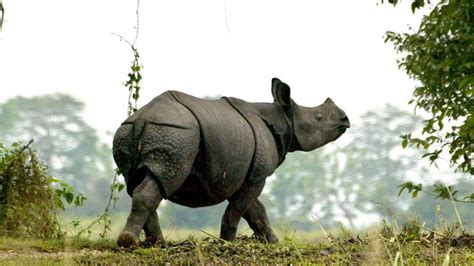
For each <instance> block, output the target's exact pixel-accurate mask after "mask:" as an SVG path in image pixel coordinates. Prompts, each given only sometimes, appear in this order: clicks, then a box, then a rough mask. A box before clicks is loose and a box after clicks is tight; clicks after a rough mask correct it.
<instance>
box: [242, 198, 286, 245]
mask: <svg viewBox="0 0 474 266" xmlns="http://www.w3.org/2000/svg"><path fill="white" fill-rule="evenodd" d="M243 217H244V219H245V220H246V221H247V223H248V224H249V226H250V228H251V229H252V230H253V232H254V235H255V237H256V238H257V239H258V240H260V241H264V242H268V243H277V242H278V238H277V237H276V235H275V233H273V230H272V228H271V227H270V220H269V219H268V216H267V212H266V211H265V207H264V206H263V204H262V203H261V202H260V201H259V200H258V199H256V200H254V201H253V203H252V205H250V207H249V208H248V210H247V212H246V213H245V214H244V216H243Z"/></svg>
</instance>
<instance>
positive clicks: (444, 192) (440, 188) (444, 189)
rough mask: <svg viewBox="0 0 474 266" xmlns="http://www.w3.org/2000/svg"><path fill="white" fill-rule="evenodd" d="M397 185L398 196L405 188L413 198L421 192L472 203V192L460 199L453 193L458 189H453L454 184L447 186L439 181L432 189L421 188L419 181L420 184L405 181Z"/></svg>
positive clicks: (473, 201) (473, 199) (473, 196)
mask: <svg viewBox="0 0 474 266" xmlns="http://www.w3.org/2000/svg"><path fill="white" fill-rule="evenodd" d="M398 187H399V190H398V196H399V197H400V195H401V194H402V193H403V191H405V190H406V191H407V193H408V194H411V196H412V197H413V198H416V197H417V196H418V194H419V192H423V193H426V194H428V195H430V196H433V197H435V198H436V199H448V200H453V201H455V202H461V203H474V193H472V194H471V195H467V196H465V197H463V198H462V199H460V198H457V197H455V195H456V194H457V193H458V192H459V191H457V190H455V188H454V186H447V185H444V184H440V183H437V184H434V185H433V191H427V190H426V189H423V184H421V183H420V184H417V185H415V184H414V183H413V182H405V183H403V184H401V185H400V186H398Z"/></svg>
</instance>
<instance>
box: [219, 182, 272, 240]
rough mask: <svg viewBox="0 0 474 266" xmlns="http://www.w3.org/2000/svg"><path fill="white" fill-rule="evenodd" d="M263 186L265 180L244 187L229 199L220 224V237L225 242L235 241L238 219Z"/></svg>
mask: <svg viewBox="0 0 474 266" xmlns="http://www.w3.org/2000/svg"><path fill="white" fill-rule="evenodd" d="M264 186H265V180H262V181H260V182H258V183H255V184H252V185H249V186H245V187H243V188H241V189H240V190H238V191H237V192H236V193H235V194H234V195H232V197H231V198H230V199H229V205H227V208H226V209H225V212H224V215H223V216H222V222H221V234H220V237H221V238H222V239H224V240H227V241H233V240H235V237H236V235H237V226H238V225H239V221H240V218H242V216H243V215H244V214H245V213H246V212H247V210H248V209H249V208H250V206H251V205H252V203H253V202H254V201H255V200H256V199H257V197H258V196H259V195H260V193H261V192H262V190H263V187H264Z"/></svg>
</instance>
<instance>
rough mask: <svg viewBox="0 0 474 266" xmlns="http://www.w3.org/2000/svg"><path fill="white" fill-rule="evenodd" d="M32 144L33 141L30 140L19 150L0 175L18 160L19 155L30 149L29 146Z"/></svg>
mask: <svg viewBox="0 0 474 266" xmlns="http://www.w3.org/2000/svg"><path fill="white" fill-rule="evenodd" d="M32 143H33V139H30V141H28V143H27V144H26V145H24V146H23V147H22V148H21V150H20V151H19V152H18V153H17V154H16V155H15V159H13V160H12V161H11V162H10V164H8V166H7V168H5V170H4V171H3V173H2V175H3V174H5V173H7V172H8V171H9V170H10V168H11V167H12V166H13V164H14V163H15V162H16V160H18V158H19V157H20V155H21V154H22V153H23V152H25V150H26V149H28V148H29V147H30V145H31V144H32Z"/></svg>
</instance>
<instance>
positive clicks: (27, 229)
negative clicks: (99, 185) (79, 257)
mask: <svg viewBox="0 0 474 266" xmlns="http://www.w3.org/2000/svg"><path fill="white" fill-rule="evenodd" d="M31 143H32V141H30V142H29V143H28V144H27V145H25V146H20V145H19V144H17V143H14V144H12V147H11V148H8V147H5V146H3V145H2V144H1V143H0V236H6V235H8V236H15V237H35V238H51V237H59V236H61V234H62V232H61V230H60V228H59V224H58V222H57V219H56V214H57V211H58V210H59V209H62V210H64V203H63V200H64V201H66V203H68V204H71V203H74V204H75V205H82V202H83V200H84V197H83V196H82V194H78V195H75V194H74V191H73V189H72V187H71V186H69V185H68V184H67V183H65V182H63V181H59V180H58V179H56V178H54V177H51V176H49V175H48V174H47V171H46V167H45V166H44V165H43V164H42V163H41V162H40V161H39V159H38V157H37V155H36V152H35V151H34V150H32V149H31V148H30V147H29V146H30V144H31ZM56 184H59V186H56V187H55V185H56Z"/></svg>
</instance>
